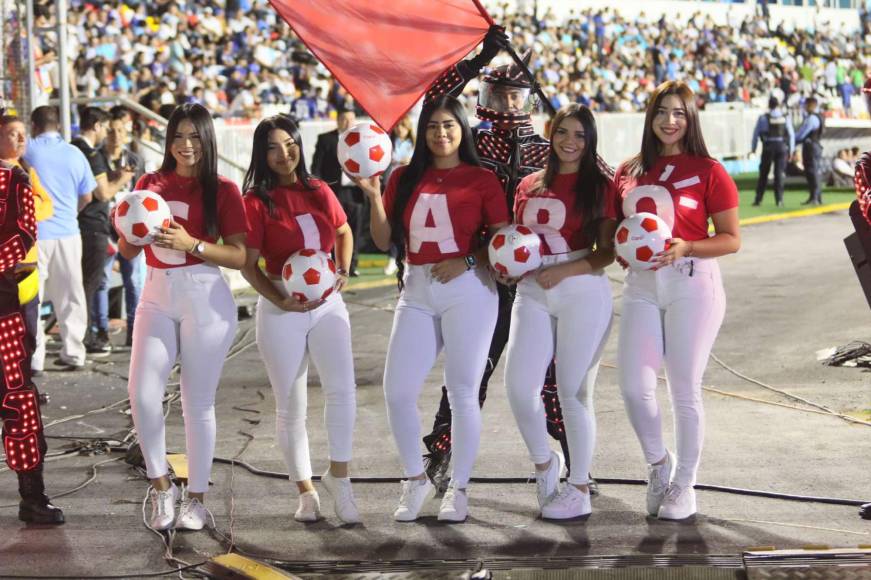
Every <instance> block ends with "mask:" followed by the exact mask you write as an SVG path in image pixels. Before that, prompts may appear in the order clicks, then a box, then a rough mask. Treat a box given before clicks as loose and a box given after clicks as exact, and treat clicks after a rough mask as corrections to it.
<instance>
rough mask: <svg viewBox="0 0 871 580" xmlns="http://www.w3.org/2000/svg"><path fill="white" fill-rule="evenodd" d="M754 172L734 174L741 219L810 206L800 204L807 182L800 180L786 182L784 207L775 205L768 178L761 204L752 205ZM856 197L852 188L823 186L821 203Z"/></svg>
mask: <svg viewBox="0 0 871 580" xmlns="http://www.w3.org/2000/svg"><path fill="white" fill-rule="evenodd" d="M756 175H757V174H756V173H742V174H740V175H736V176H735V183H736V184H737V185H738V192H739V194H740V199H741V201H740V204H739V206H738V215H739V217H740V218H741V219H747V218H752V217H757V216H763V215H770V214H780V213H789V212H793V211H799V210H802V209H807V208H808V207H811V206H806V205H801V202H803V201H805V200H806V199H807V198H808V189H807V184H806V183H805V182H804V181H803V180H802V181H800V182H793V183H789V182H788V183H787V184H786V187H785V188H784V191H783V202H784V207H777V206H776V205H775V203H774V189H773V184H772V182H771V181H770V180H769V183H768V189H767V190H766V191H765V197H763V198H762V204H761V205H760V206H759V207H753V205H752V204H753V200H754V198H755V197H756ZM855 198H856V194H855V193H854V192H853V190H852V189H846V188H835V187H824V188H823V203H825V204H830V203H843V202H850V201H852V200H853V199H855Z"/></svg>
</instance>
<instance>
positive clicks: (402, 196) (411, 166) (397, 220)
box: [390, 95, 481, 290]
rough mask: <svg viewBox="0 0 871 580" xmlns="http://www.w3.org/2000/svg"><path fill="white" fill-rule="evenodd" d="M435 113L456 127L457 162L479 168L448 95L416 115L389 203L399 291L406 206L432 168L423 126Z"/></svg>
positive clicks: (462, 116)
mask: <svg viewBox="0 0 871 580" xmlns="http://www.w3.org/2000/svg"><path fill="white" fill-rule="evenodd" d="M439 109H444V110H445V111H447V112H448V113H450V114H451V116H453V117H454V118H455V119H456V120H457V123H458V124H459V125H460V131H461V132H462V139H461V140H460V149H459V154H460V162H461V163H466V164H468V165H474V166H476V167H480V166H481V160H480V159H479V158H478V153H477V151H476V150H475V139H474V137H472V129H471V127H469V120H468V118H467V117H466V110H465V109H464V108H463V105H462V104H460V102H459V101H458V100H457V99H455V98H454V97H452V96H450V95H443V96H441V97H439V98H437V99H435V100H434V101H431V102H429V103H427V104H425V105H424V107H423V110H422V111H421V112H420V118H419V119H418V121H417V136H418V138H417V141H416V142H415V144H414V153H412V154H411V161H409V163H408V165H407V166H405V167H404V168H403V170H402V173H401V174H399V176H398V177H394V179H397V183H396V197H395V199H394V202H393V210H392V214H391V215H392V218H391V220H390V241H391V242H392V243H393V245H394V246H395V247H396V249H397V252H396V265H397V266H398V269H397V270H396V279H397V281H398V284H399V289H400V290H402V287H403V282H402V277H403V274H404V272H405V263H404V261H405V238H406V231H405V220H404V216H405V210H406V208H407V207H408V202H409V201H410V200H411V194H412V193H414V189H415V188H416V187H417V184H418V183H420V180H421V178H422V177H423V174H424V172H425V171H426V170H427V168H429V166H430V165H432V158H433V155H432V152H431V151H430V150H429V147H428V146H427V144H426V126H427V125H428V124H429V121H430V119H431V118H432V116H433V114H434V113H435V112H436V111H438V110H439Z"/></svg>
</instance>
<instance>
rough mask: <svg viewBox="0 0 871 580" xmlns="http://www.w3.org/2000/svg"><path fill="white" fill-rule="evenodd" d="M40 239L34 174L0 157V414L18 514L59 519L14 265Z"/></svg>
mask: <svg viewBox="0 0 871 580" xmlns="http://www.w3.org/2000/svg"><path fill="white" fill-rule="evenodd" d="M35 243H36V217H35V215H34V205H33V191H32V190H31V188H30V177H29V176H28V174H27V172H25V171H24V170H23V169H21V168H20V167H17V166H14V165H10V164H8V163H6V162H2V161H0V356H2V359H3V360H2V364H0V376H2V380H0V418H2V420H3V451H4V453H5V454H6V464H7V465H8V466H9V468H10V469H11V470H12V471H15V472H17V473H18V491H19V493H20V494H21V503H20V504H19V510H18V518H19V519H21V520H23V521H26V522H33V523H40V524H61V523H63V522H64V515H63V512H62V511H61V510H60V509H59V508H57V507H55V506H53V505H52V504H51V503H50V501H49V499H48V497H46V495H45V486H44V484H43V479H42V464H43V461H44V459H45V452H46V449H47V446H46V443H45V437H44V436H43V432H42V417H41V416H40V410H39V393H38V392H37V390H36V386H35V385H34V384H33V381H32V378H31V370H30V358H31V357H32V356H33V350H34V348H35V347H36V343H35V340H34V337H33V334H32V333H28V332H27V329H26V326H25V314H24V308H23V305H22V304H21V303H20V302H19V299H18V280H17V275H16V268H15V266H16V265H17V264H18V263H19V262H21V261H22V260H23V259H24V258H25V256H26V255H27V251H28V250H29V249H30V248H31V247H33V245H34V244H35Z"/></svg>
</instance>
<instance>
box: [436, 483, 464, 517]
mask: <svg viewBox="0 0 871 580" xmlns="http://www.w3.org/2000/svg"><path fill="white" fill-rule="evenodd" d="M467 517H469V496H467V495H466V490H465V489H459V488H457V487H455V486H454V485H453V484H451V485H449V486H448V490H447V491H446V492H445V497H443V498H442V505H441V507H440V508H439V521H440V522H464V521H466V518H467Z"/></svg>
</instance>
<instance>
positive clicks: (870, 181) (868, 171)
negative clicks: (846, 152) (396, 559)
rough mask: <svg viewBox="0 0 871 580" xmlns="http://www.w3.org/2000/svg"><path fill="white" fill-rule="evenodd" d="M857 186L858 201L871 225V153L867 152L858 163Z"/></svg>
mask: <svg viewBox="0 0 871 580" xmlns="http://www.w3.org/2000/svg"><path fill="white" fill-rule="evenodd" d="M853 183H855V185H856V199H857V200H858V201H859V209H860V211H861V212H862V215H863V216H865V220H866V221H867V222H868V223H869V224H871V151H866V152H865V153H863V154H862V157H860V158H859V161H857V162H856V173H855V175H854V178H853Z"/></svg>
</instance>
